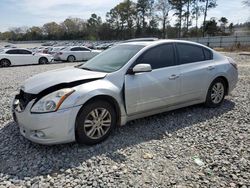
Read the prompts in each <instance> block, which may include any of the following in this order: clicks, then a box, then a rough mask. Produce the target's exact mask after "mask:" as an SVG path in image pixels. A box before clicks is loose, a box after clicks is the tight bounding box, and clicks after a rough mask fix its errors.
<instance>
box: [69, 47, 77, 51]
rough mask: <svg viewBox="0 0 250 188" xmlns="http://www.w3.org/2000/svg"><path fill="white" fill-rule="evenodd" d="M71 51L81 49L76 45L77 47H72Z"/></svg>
mask: <svg viewBox="0 0 250 188" xmlns="http://www.w3.org/2000/svg"><path fill="white" fill-rule="evenodd" d="M70 51H79V48H78V47H76V48H71V50H70Z"/></svg>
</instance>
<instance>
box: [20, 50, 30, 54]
mask: <svg viewBox="0 0 250 188" xmlns="http://www.w3.org/2000/svg"><path fill="white" fill-rule="evenodd" d="M19 54H32V52H31V51H28V50H19Z"/></svg>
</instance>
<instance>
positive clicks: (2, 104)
mask: <svg viewBox="0 0 250 188" xmlns="http://www.w3.org/2000/svg"><path fill="white" fill-rule="evenodd" d="M226 55H228V56H231V57H233V58H234V59H235V60H236V61H237V62H238V63H239V72H240V77H239V83H238V86H237V88H236V89H235V90H234V91H233V93H232V94H231V95H230V96H228V97H227V98H226V100H225V102H224V103H223V105H222V106H221V107H219V108H217V109H208V108H205V107H203V106H202V105H195V106H192V107H188V108H183V109H179V110H175V111H171V112H167V113H163V114H160V115H155V116H151V117H148V118H144V119H140V120H136V121H133V122H130V123H128V124H127V125H126V126H123V127H120V128H118V129H116V131H115V132H114V134H112V135H111V137H110V138H109V139H108V140H106V141H105V142H103V143H101V144H98V145H95V146H92V147H87V146H80V145H78V144H76V143H72V144H65V145H57V146H41V145H37V144H34V143H31V142H30V141H28V140H26V139H25V138H23V137H22V136H21V135H20V134H19V131H18V127H17V125H16V124H15V123H14V122H13V120H12V117H11V112H10V103H11V97H12V96H13V92H15V91H17V89H18V86H20V84H21V82H23V81H24V80H25V79H27V78H28V77H30V76H32V75H34V74H37V73H39V72H44V71H46V70H51V69H56V68H59V67H64V66H67V65H72V64H53V65H41V66H24V67H12V68H4V69H0V77H1V79H0V94H1V98H0V187H15V186H17V187H19V186H20V187H53V186H54V187H250V76H249V75H250V74H249V73H250V57H249V56H239V55H237V54H233V53H231V54H228V53H227V54H226Z"/></svg>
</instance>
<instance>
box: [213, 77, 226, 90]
mask: <svg viewBox="0 0 250 188" xmlns="http://www.w3.org/2000/svg"><path fill="white" fill-rule="evenodd" d="M217 79H222V80H223V81H224V83H225V86H226V88H225V89H226V93H225V94H226V95H228V92H229V82H228V79H227V78H226V77H225V76H217V77H216V78H215V79H214V80H213V81H212V83H213V82H214V81H215V80H217Z"/></svg>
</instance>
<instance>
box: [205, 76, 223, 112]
mask: <svg viewBox="0 0 250 188" xmlns="http://www.w3.org/2000/svg"><path fill="white" fill-rule="evenodd" d="M225 94H226V84H225V81H224V80H223V79H221V78H217V79H215V80H214V81H213V82H212V83H211V85H210V87H209V89H208V92H207V98H206V102H205V105H206V106H207V107H209V108H215V107H218V106H220V105H221V103H222V102H223V100H224V98H225Z"/></svg>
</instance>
